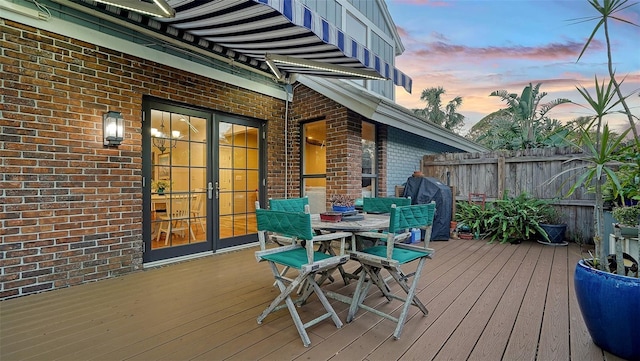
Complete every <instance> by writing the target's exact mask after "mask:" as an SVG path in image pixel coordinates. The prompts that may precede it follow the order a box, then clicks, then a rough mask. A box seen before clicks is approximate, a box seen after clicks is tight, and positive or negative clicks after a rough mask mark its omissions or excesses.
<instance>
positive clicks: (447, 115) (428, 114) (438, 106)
mask: <svg viewBox="0 0 640 361" xmlns="http://www.w3.org/2000/svg"><path fill="white" fill-rule="evenodd" d="M445 93H446V90H444V88H443V87H437V88H428V89H424V90H423V91H422V94H421V95H420V100H422V101H424V102H426V103H427V104H426V106H425V107H424V108H423V109H413V113H414V114H415V115H417V116H419V117H421V118H424V119H426V120H428V121H430V122H432V123H435V124H437V125H440V126H442V127H444V128H445V129H449V130H451V131H458V130H460V129H461V128H462V126H463V125H464V115H462V114H460V113H458V112H457V110H458V107H460V106H461V105H462V98H461V97H455V98H453V99H452V100H450V101H449V103H447V105H446V106H445V108H444V109H442V99H440V98H441V96H442V95H444V94H445Z"/></svg>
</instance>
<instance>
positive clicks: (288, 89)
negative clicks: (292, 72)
mask: <svg viewBox="0 0 640 361" xmlns="http://www.w3.org/2000/svg"><path fill="white" fill-rule="evenodd" d="M283 88H284V91H285V92H287V98H286V99H285V102H284V198H285V199H286V198H289V189H288V187H289V96H290V95H291V94H293V87H292V86H291V84H285V85H284V86H283Z"/></svg>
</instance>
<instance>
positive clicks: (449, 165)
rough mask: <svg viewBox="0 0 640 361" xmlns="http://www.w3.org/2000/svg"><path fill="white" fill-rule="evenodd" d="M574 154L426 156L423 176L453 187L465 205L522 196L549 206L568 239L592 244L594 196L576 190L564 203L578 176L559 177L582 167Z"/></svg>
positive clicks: (567, 151) (534, 151)
mask: <svg viewBox="0 0 640 361" xmlns="http://www.w3.org/2000/svg"><path fill="white" fill-rule="evenodd" d="M580 155H581V152H580V151H579V150H576V149H574V148H570V147H565V148H542V149H527V150H518V151H494V152H489V153H442V154H433V155H425V156H424V158H423V161H422V172H423V173H424V175H425V176H427V177H433V178H437V179H439V180H440V181H441V182H442V183H444V184H448V185H450V186H451V187H452V189H453V192H454V198H455V199H456V200H458V201H466V200H469V195H470V194H471V193H480V194H484V195H486V200H487V202H490V201H491V200H494V199H496V198H500V197H502V195H503V194H504V193H505V192H508V195H509V196H517V195H519V194H521V193H523V192H526V193H527V194H529V195H531V196H533V197H536V198H540V199H546V200H550V201H551V202H552V204H554V205H556V206H557V207H558V208H559V211H560V212H561V214H562V215H563V216H564V221H565V222H566V223H567V236H568V237H569V239H571V240H574V241H578V240H579V241H584V242H591V241H590V240H591V239H592V237H593V234H594V229H593V206H594V203H595V201H594V199H595V197H594V194H593V193H588V192H587V190H586V189H584V188H579V189H577V190H576V192H575V193H574V194H573V195H571V196H570V197H565V195H566V193H567V191H568V190H569V188H570V187H571V185H572V184H573V183H574V181H575V175H576V174H579V172H580V171H578V170H576V171H569V172H567V173H565V174H562V175H561V176H559V177H557V178H555V179H554V177H555V176H557V175H559V174H561V173H562V172H564V171H566V170H570V169H574V168H576V167H580V166H584V165H585V164H586V163H585V162H584V161H581V160H579V158H580Z"/></svg>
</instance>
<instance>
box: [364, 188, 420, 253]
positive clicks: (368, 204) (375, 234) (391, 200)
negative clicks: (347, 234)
mask: <svg viewBox="0 0 640 361" xmlns="http://www.w3.org/2000/svg"><path fill="white" fill-rule="evenodd" d="M394 205H395V206H396V207H401V206H408V205H411V198H403V197H375V198H370V197H365V198H363V199H362V211H363V212H364V213H374V214H384V213H390V212H391V207H392V206H394ZM386 233H387V232H380V231H378V230H375V231H365V232H356V233H355V235H356V237H357V238H358V239H359V242H358V243H360V242H361V241H362V239H370V240H373V244H374V245H376V244H377V243H378V241H384V240H386V239H387V234H386ZM357 249H361V245H360V244H359V247H358V248H357Z"/></svg>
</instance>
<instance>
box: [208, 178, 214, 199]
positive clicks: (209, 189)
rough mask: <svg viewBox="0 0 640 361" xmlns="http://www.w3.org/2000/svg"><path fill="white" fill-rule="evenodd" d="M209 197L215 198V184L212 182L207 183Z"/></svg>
mask: <svg viewBox="0 0 640 361" xmlns="http://www.w3.org/2000/svg"><path fill="white" fill-rule="evenodd" d="M207 198H209V199H213V184H212V183H211V182H209V184H208V185H207Z"/></svg>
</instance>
